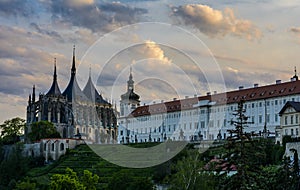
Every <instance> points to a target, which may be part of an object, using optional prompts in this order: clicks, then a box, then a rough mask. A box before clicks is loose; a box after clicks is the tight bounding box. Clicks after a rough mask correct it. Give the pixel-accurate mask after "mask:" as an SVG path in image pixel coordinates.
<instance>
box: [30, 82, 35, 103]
mask: <svg viewBox="0 0 300 190" xmlns="http://www.w3.org/2000/svg"><path fill="white" fill-rule="evenodd" d="M31 102H32V103H34V102H35V85H33V87H32V101H31Z"/></svg>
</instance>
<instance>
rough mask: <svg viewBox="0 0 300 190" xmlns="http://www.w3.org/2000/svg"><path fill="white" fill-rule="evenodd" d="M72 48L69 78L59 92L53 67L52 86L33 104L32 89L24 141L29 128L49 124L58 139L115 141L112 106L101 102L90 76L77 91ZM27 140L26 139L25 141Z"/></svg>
mask: <svg viewBox="0 0 300 190" xmlns="http://www.w3.org/2000/svg"><path fill="white" fill-rule="evenodd" d="M75 60H76V59H75V47H74V48H73V60H72V67H71V77H70V81H69V83H68V85H67V87H66V89H65V90H64V91H63V92H61V91H60V88H59V85H58V82H57V73H56V60H55V63H54V74H53V82H52V85H51V87H50V89H49V91H48V92H47V93H45V94H39V96H38V100H36V94H35V86H33V91H32V94H31V95H29V99H28V105H27V114H26V115H27V116H26V126H27V127H26V130H25V137H26V136H27V135H28V133H30V132H31V124H32V123H33V122H38V121H49V122H52V123H53V124H54V126H55V127H56V129H57V131H58V132H59V133H60V135H61V137H62V138H74V137H76V136H77V137H80V138H82V139H85V140H86V141H90V142H91V143H113V142H115V140H116V138H117V118H116V110H115V109H114V107H113V105H112V104H111V103H109V102H107V101H106V100H104V99H103V97H102V96H101V94H99V93H98V91H97V89H96V88H95V85H94V84H93V82H92V79H91V74H90V75H89V78H88V81H87V83H86V85H85V87H84V88H83V90H81V89H80V87H79V85H78V83H77V79H76V63H75ZM27 140H28V139H27Z"/></svg>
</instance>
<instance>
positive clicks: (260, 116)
mask: <svg viewBox="0 0 300 190" xmlns="http://www.w3.org/2000/svg"><path fill="white" fill-rule="evenodd" d="M258 123H262V115H259V116H258Z"/></svg>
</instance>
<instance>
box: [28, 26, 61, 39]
mask: <svg viewBox="0 0 300 190" xmlns="http://www.w3.org/2000/svg"><path fill="white" fill-rule="evenodd" d="M29 26H30V28H32V29H34V30H35V31H36V32H38V33H39V34H42V35H46V36H48V37H50V38H53V39H56V40H58V41H59V42H64V39H63V38H62V37H61V35H60V34H59V33H58V32H56V31H53V30H49V29H43V28H41V27H40V26H39V25H38V24H36V23H30V25H29Z"/></svg>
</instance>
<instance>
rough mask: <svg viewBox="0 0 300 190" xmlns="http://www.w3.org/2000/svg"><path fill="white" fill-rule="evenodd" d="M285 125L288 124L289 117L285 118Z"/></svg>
mask: <svg viewBox="0 0 300 190" xmlns="http://www.w3.org/2000/svg"><path fill="white" fill-rule="evenodd" d="M284 124H285V125H287V124H288V117H287V116H285V117H284Z"/></svg>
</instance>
